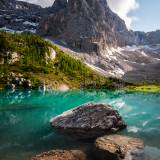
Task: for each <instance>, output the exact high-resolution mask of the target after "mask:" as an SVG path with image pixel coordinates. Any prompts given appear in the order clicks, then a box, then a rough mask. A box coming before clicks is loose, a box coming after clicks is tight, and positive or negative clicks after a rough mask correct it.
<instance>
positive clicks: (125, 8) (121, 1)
mask: <svg viewBox="0 0 160 160" xmlns="http://www.w3.org/2000/svg"><path fill="white" fill-rule="evenodd" d="M107 1H108V5H109V6H110V8H111V9H112V11H113V12H115V13H117V14H118V15H119V16H120V17H121V18H122V19H123V20H124V21H125V23H126V25H127V27H128V28H129V29H130V28H131V24H132V22H133V21H135V20H137V19H138V18H137V17H130V16H128V13H129V12H130V11H132V10H136V9H138V8H139V3H138V2H137V0H107Z"/></svg>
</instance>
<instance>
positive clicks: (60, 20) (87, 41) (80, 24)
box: [38, 0, 128, 52]
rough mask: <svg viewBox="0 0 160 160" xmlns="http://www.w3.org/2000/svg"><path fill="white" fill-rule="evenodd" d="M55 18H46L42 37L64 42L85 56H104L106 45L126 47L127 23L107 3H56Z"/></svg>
mask: <svg viewBox="0 0 160 160" xmlns="http://www.w3.org/2000/svg"><path fill="white" fill-rule="evenodd" d="M52 8H54V9H55V10H56V9H57V10H56V12H54V14H53V15H51V16H49V17H47V18H44V19H43V20H42V22H41V24H40V26H39V29H38V33H39V34H41V35H43V36H50V37H52V38H53V39H56V40H57V39H58V40H63V41H65V42H66V43H67V44H68V45H69V46H70V47H72V48H76V49H77V48H78V49H79V50H80V51H85V52H100V51H102V50H104V49H105V47H106V45H110V44H112V45H124V44H126V40H125V39H124V40H123V41H121V42H119V38H118V37H120V36H121V33H123V32H125V33H126V32H127V33H128V30H127V28H126V25H125V22H124V21H123V20H122V19H120V18H119V17H118V16H117V15H116V14H115V13H113V12H112V11H111V10H110V8H109V7H108V5H107V2H106V0H68V1H67V0H66V1H58V0H56V1H55V3H54V4H53V6H52Z"/></svg>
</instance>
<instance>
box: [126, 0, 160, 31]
mask: <svg viewBox="0 0 160 160" xmlns="http://www.w3.org/2000/svg"><path fill="white" fill-rule="evenodd" d="M138 3H139V8H138V9H136V10H133V11H131V12H130V13H129V16H134V17H136V19H137V20H133V22H132V24H131V29H133V30H139V31H153V30H157V29H160V0H138Z"/></svg>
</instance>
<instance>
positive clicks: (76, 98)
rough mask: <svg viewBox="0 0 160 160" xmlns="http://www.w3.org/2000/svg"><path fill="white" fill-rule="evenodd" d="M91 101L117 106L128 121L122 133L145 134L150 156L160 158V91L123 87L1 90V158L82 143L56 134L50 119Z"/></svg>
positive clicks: (14, 159) (21, 159)
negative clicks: (126, 88)
mask: <svg viewBox="0 0 160 160" xmlns="http://www.w3.org/2000/svg"><path fill="white" fill-rule="evenodd" d="M88 101H95V102H99V103H108V104H110V105H112V106H113V107H114V108H115V109H117V110H118V111H119V112H120V114H121V115H122V116H123V117H124V119H125V121H126V123H127V124H128V128H127V129H126V130H125V131H123V132H121V134H125V135H130V136H134V137H139V138H142V139H143V140H144V141H145V144H146V148H145V151H146V153H147V154H148V155H149V156H150V159H151V160H159V159H160V139H159V137H160V105H159V104H160V93H140V92H139V93H137V92H134V93H133V92H132V93H125V92H123V91H117V92H107V91H70V92H58V91H52V92H48V93H47V92H46V93H40V92H38V91H15V92H5V91H0V121H1V125H0V144H1V145H0V159H2V160H27V159H30V157H31V156H32V155H35V154H36V153H39V152H42V151H46V150H49V149H54V148H58V149H59V148H65V147H67V148H68V147H71V148H72V147H76V146H81V145H82V144H81V143H80V142H73V140H71V139H68V138H66V137H63V135H59V134H57V133H56V132H55V131H54V130H53V129H52V128H51V127H50V124H49V120H50V118H52V117H53V116H56V115H58V114H60V113H62V112H63V111H66V110H68V109H70V108H73V107H75V106H77V105H80V104H82V103H86V102H88Z"/></svg>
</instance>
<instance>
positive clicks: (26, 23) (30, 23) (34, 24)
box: [23, 21, 38, 27]
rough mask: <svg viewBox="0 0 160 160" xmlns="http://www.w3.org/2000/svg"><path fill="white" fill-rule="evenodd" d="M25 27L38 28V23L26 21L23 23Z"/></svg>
mask: <svg viewBox="0 0 160 160" xmlns="http://www.w3.org/2000/svg"><path fill="white" fill-rule="evenodd" d="M23 24H24V25H30V26H34V27H37V26H38V23H33V22H29V21H25V22H23Z"/></svg>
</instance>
